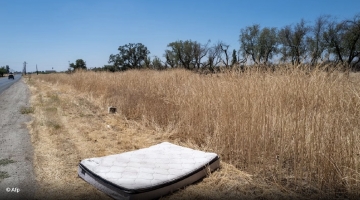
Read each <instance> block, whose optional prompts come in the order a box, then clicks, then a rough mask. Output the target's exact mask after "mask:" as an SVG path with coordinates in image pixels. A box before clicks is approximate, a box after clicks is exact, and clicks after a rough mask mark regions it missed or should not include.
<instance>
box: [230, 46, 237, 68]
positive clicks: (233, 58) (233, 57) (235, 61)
mask: <svg viewBox="0 0 360 200" xmlns="http://www.w3.org/2000/svg"><path fill="white" fill-rule="evenodd" d="M235 63H237V58H236V50H235V49H234V50H233V52H232V59H231V66H234V65H235Z"/></svg>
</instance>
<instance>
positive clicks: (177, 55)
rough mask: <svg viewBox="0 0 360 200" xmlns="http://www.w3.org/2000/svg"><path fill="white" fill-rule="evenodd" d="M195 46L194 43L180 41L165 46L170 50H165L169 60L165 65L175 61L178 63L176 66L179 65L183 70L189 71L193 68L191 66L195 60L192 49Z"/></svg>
mask: <svg viewBox="0 0 360 200" xmlns="http://www.w3.org/2000/svg"><path fill="white" fill-rule="evenodd" d="M196 44H197V43H196V42H193V41H191V40H186V41H182V40H180V41H176V42H171V43H169V44H168V45H167V46H168V47H169V48H170V49H169V50H166V51H165V54H166V56H167V57H169V58H170V59H171V60H170V61H168V60H167V63H169V64H170V63H172V62H174V61H175V63H176V62H178V63H176V64H181V65H182V66H183V67H184V68H185V69H191V68H192V67H193V66H192V64H193V62H194V59H195V55H194V47H195V46H196ZM170 65H171V64H170Z"/></svg>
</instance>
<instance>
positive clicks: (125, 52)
mask: <svg viewBox="0 0 360 200" xmlns="http://www.w3.org/2000/svg"><path fill="white" fill-rule="evenodd" d="M239 43H240V49H238V50H235V49H233V50H232V51H231V50H230V49H229V48H230V45H228V44H226V43H225V42H223V41H218V42H216V43H213V44H211V41H210V40H208V42H207V43H205V44H201V43H199V42H197V41H192V40H185V41H183V40H178V41H174V42H171V43H169V44H168V45H167V48H166V50H165V52H164V54H163V57H164V58H165V61H162V60H161V59H160V58H159V57H157V56H155V57H154V58H153V59H151V57H150V56H149V55H150V51H149V50H148V48H147V47H146V46H145V45H144V44H142V43H129V44H125V45H123V46H119V48H118V51H119V52H118V53H117V54H111V55H110V56H109V61H108V63H109V65H105V66H104V67H99V68H94V69H93V70H95V71H99V70H106V71H112V72H115V71H123V70H127V69H140V68H151V69H158V70H161V69H167V68H179V67H181V68H185V69H190V70H193V69H195V70H196V69H209V70H215V69H216V68H217V67H219V66H223V67H227V68H228V67H234V66H241V65H242V64H245V63H252V64H261V65H265V66H269V65H272V64H273V63H274V62H280V63H291V64H292V65H298V64H302V63H307V64H310V65H313V66H315V65H317V64H318V63H324V62H328V63H335V64H339V63H340V64H343V65H345V66H348V67H351V68H352V69H354V70H360V14H357V15H355V16H354V17H353V18H352V19H346V20H342V21H338V20H336V19H335V18H334V17H332V16H329V15H324V16H320V17H318V18H317V19H316V20H315V21H314V23H313V24H310V25H309V24H308V23H307V22H306V21H305V20H303V19H302V20H300V22H298V23H296V24H291V25H286V26H284V27H282V28H277V27H261V26H260V25H259V24H253V25H251V26H247V27H245V28H242V29H241V30H240V34H239ZM79 60H80V61H79V62H80V63H79V64H78V63H76V64H71V65H70V67H71V68H73V69H76V68H84V65H83V64H81V62H84V61H82V60H81V59H79ZM77 62H78V60H77ZM84 63H85V62H84ZM85 69H86V64H85Z"/></svg>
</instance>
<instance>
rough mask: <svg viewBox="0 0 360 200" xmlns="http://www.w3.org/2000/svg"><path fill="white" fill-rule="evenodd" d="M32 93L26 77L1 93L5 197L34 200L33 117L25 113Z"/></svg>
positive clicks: (0, 189) (0, 171)
mask: <svg viewBox="0 0 360 200" xmlns="http://www.w3.org/2000/svg"><path fill="white" fill-rule="evenodd" d="M29 96H30V93H29V89H28V87H27V85H26V84H25V83H24V82H23V81H22V80H20V81H18V82H17V83H15V84H14V85H12V86H11V87H10V88H8V89H7V90H6V91H4V92H3V93H1V95H0V102H1V103H0V112H1V115H0V152H1V154H0V197H1V199H34V194H35V191H36V181H35V176H34V172H33V165H32V156H33V148H32V146H31V140H30V135H29V133H28V130H27V129H26V125H25V123H26V122H28V121H30V119H31V118H30V116H29V115H26V114H21V108H23V107H29V106H30V104H29Z"/></svg>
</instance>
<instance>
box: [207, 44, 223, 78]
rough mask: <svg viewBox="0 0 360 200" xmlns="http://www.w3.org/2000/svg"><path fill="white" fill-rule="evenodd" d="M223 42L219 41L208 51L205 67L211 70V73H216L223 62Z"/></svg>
mask: <svg viewBox="0 0 360 200" xmlns="http://www.w3.org/2000/svg"><path fill="white" fill-rule="evenodd" d="M222 44H223V42H222V41H218V42H217V43H216V44H214V45H213V46H212V47H210V48H209V49H208V53H207V61H206V63H205V65H204V67H207V68H209V69H210V71H214V69H215V67H216V66H218V64H219V63H221V61H222V54H223V51H222V49H221V46H222Z"/></svg>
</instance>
